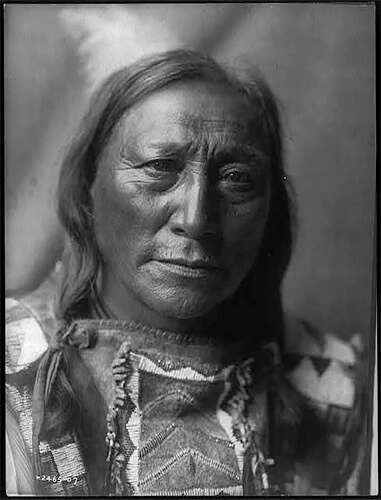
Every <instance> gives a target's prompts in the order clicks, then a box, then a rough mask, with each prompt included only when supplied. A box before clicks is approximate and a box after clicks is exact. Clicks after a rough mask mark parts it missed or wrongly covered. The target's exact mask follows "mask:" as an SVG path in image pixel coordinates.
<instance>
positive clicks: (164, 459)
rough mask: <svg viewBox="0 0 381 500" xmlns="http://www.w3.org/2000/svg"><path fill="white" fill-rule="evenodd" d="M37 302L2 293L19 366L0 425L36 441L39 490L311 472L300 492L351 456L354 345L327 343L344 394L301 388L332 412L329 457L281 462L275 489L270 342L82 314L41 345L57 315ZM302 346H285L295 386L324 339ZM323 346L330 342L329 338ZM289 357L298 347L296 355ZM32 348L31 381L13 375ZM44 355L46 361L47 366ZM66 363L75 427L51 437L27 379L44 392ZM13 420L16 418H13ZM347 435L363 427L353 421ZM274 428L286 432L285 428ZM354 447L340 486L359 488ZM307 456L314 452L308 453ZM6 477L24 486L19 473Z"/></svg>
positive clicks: (256, 482)
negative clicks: (254, 347) (254, 343)
mask: <svg viewBox="0 0 381 500" xmlns="http://www.w3.org/2000/svg"><path fill="white" fill-rule="evenodd" d="M31 304H32V306H31ZM34 306H35V304H33V302H29V303H26V302H24V303H20V302H19V301H14V300H12V299H11V300H9V301H8V304H7V324H8V325H9V327H8V331H7V337H8V338H7V352H6V361H7V374H11V375H16V378H13V380H12V382H10V383H8V384H7V428H8V430H9V429H12V428H16V427H18V429H19V434H20V436H21V439H20V443H21V441H22V442H23V444H18V445H17V443H16V441H17V431H15V432H14V433H13V432H10V431H9V432H7V446H9V447H10V448H12V449H15V447H17V446H18V449H21V448H22V447H23V446H25V450H24V448H23V452H24V454H25V455H26V456H28V457H30V458H32V455H33V449H37V450H38V457H37V458H36V456H35V457H34V458H35V464H34V465H35V468H34V469H33V472H31V474H33V478H34V481H33V487H34V488H35V490H36V492H37V493H40V494H50V495H99V494H104V495H122V496H131V495H150V496H163V495H164V496H171V495H187V496H194V495H197V496H215V495H228V496H231V495H232V496H233V495H243V494H244V495H247V494H253V495H271V494H281V493H286V494H293V493H294V494H295V493H296V494H300V493H301V494H303V493H304V492H305V491H304V490H303V485H302V483H303V481H304V483H303V484H306V481H307V483H308V486H307V487H305V488H307V490H306V491H307V493H312V494H327V493H330V492H331V491H332V488H331V489H330V486H329V485H330V484H333V483H332V478H330V477H329V471H328V469H331V475H332V467H333V466H336V467H337V468H340V467H341V466H342V463H343V462H346V463H347V462H348V453H347V451H345V452H344V451H343V442H344V441H345V438H344V436H345V433H346V432H348V429H349V428H348V426H352V428H354V427H355V426H356V425H357V427H358V418H359V417H358V415H357V412H358V394H357V392H356V391H357V389H356V387H355V385H354V383H353V377H351V376H349V375H348V376H347V377H346V378H345V374H348V370H349V371H350V367H354V361H355V358H354V355H353V353H354V352H355V349H354V347H353V346H352V347H350V348H349V347H348V348H347V349H346V346H347V344H345V346H344V344H340V345H339V344H337V345H336V347H335V349H336V351H335V353H336V354H335V355H336V357H337V358H340V357H341V361H340V362H341V363H342V364H343V365H342V366H343V367H344V366H345V367H346V368H345V370H344V369H342V370H341V371H340V374H339V375H340V376H341V380H340V379H339V378H337V380H338V382H339V383H340V384H341V385H340V388H341V389H340V391H341V395H339V393H338V394H336V399H335V401H334V402H331V401H328V399H329V398H328V397H327V396H324V394H323V392H324V391H322V390H320V392H319V389H318V388H317V387H316V384H315V387H312V386H311V387H309V389H308V391H309V394H305V396H306V398H305V399H306V400H309V401H310V402H311V401H312V402H313V398H315V402H314V403H313V404H312V406H313V407H314V411H315V413H319V412H320V416H321V418H322V419H323V420H324V419H326V421H327V422H326V423H327V426H328V423H329V422H328V420H327V419H331V420H334V423H332V422H331V424H330V425H331V428H330V429H329V430H330V436H331V437H332V436H333V437H332V439H331V438H330V441H329V440H328V441H329V449H327V450H326V451H327V455H326V463H325V464H324V465H323V466H321V467H320V465H319V467H318V468H316V467H315V466H313V467H312V469H311V467H310V464H307V466H303V465H302V466H301V465H300V464H299V465H298V464H293V466H292V467H290V466H288V467H286V469H287V470H288V472H287V473H285V474H283V475H282V484H280V489H279V487H278V486H279V485H278V483H277V484H274V481H273V480H272V476H271V473H269V471H271V468H272V465H273V457H271V456H270V455H269V442H270V437H271V432H274V429H273V427H271V426H272V425H273V422H272V421H271V422H270V421H269V400H268V386H267V382H266V381H267V380H268V379H269V374H270V373H271V372H272V370H273V369H274V367H275V369H276V367H277V363H278V361H279V359H278V352H277V349H276V346H274V345H273V344H270V345H267V346H264V347H263V348H262V349H261V350H260V351H258V352H256V353H255V354H254V355H253V352H252V351H250V350H249V349H248V347H247V346H246V345H245V344H244V343H243V342H242V341H241V342H231V343H230V344H229V345H227V344H226V342H223V343H221V344H219V343H218V342H215V341H214V342H212V341H206V340H203V339H201V338H197V337H193V336H192V337H188V336H186V335H183V334H176V333H171V332H165V331H161V330H155V329H152V328H149V327H145V326H143V325H140V324H137V323H127V322H123V321H118V320H110V319H90V320H80V321H76V322H74V323H72V324H71V325H70V326H69V328H66V330H65V332H64V335H63V337H62V342H61V345H60V346H54V345H53V346H51V347H50V348H49V349H47V347H48V342H47V338H46V337H45V335H46V336H47V337H49V336H50V335H51V334H52V332H53V331H54V329H55V325H54V321H53V320H52V316H51V313H50V312H49V311H48V309H47V308H46V307H45V309H44V307H42V306H41V305H39V307H38V321H37V319H36V307H34ZM41 325H43V326H44V328H41ZM302 340H303V339H302ZM305 340H306V338H304V341H305ZM299 344H300V342H299ZM331 344H332V341H331ZM308 346H309V347H308ZM308 346H307V344H306V343H305V345H304V353H303V352H302V353H300V352H299V353H298V354H297V353H296V352H294V353H293V354H292V356H293V357H294V359H293V367H292V369H291V370H289V373H288V379H289V381H291V383H292V384H293V386H294V387H296V388H297V389H298V391H299V393H302V392H303V390H305V388H303V384H304V386H305V385H306V384H308V383H310V380H311V377H310V375H311V373H309V372H311V370H310V368H308V370H307V371H306V368H304V373H303V376H304V379H303V378H302V377H301V376H300V374H299V375H298V376H299V377H300V380H301V382H300V383H299V382H298V379H297V377H296V374H297V373H299V372H298V370H299V371H300V370H301V369H303V367H302V365H303V363H305V362H306V360H308V359H313V358H314V354H315V355H316V354H317V352H318V350H319V349H320V351H319V352H324V349H327V345H325V347H322V348H321V347H320V348H318V344H317V343H315V344H314V343H311V341H309V344H308ZM311 346H312V347H311ZM291 347H292V346H291ZM299 347H300V345H299ZM302 347H303V346H302ZM314 349H315V351H314ZM322 349H323V351H322ZM330 349H331V352H332V350H334V349H333V347H332V345H331V348H330ZM41 356H42V357H41ZM292 356H291V357H292ZM295 356H296V357H297V356H299V361H298V362H297V361H295ZM315 357H316V356H315ZM331 357H332V356H331ZM323 358H324V356H323ZM36 359H41V360H42V361H39V365H38V367H37V368H36V370H35V371H34V372H33V370H32V372H33V373H34V375H32V376H30V377H29V378H27V380H25V378H23V377H22V376H21V377H20V378H17V377H18V374H19V373H23V368H25V367H28V366H32V365H33V361H34V360H36ZM325 361H326V362H325V365H326V366H325V369H326V370H327V369H330V365H332V363H333V361H332V360H330V361H329V362H328V361H327V358H326V359H325ZM337 362H338V361H337ZM336 364H337V363H336ZM44 366H45V367H49V369H47V370H45V371H44V369H43V367H44ZM62 366H64V367H65V370H64V376H65V377H67V380H69V381H70V385H71V387H72V389H73V391H74V394H75V398H76V399H77V400H78V401H79V404H80V412H78V414H77V417H76V419H75V425H74V427H70V428H67V429H64V430H62V432H60V433H59V436H58V437H57V436H56V437H53V438H49V439H47V438H45V437H43V436H42V437H41V436H40V433H39V431H40V430H41V421H42V419H41V415H43V414H44V411H45V410H44V408H42V410H41V408H40V410H38V408H37V410H36V408H34V407H32V406H33V405H32V393H33V391H34V396H33V397H34V399H36V398H37V399H38V397H39V394H38V390H36V386H37V385H38V384H37V383H35V381H36V380H37V381H39V380H40V382H41V383H42V386H43V387H44V388H45V394H44V395H45V396H46V387H48V386H49V384H50V385H51V386H52V387H53V388H54V387H55V386H54V380H55V378H57V379H59V377H61V372H60V369H61V367H62ZM335 366H336V365H335ZM337 366H339V365H337ZM340 366H341V365H340ZM51 367H53V368H51ZM353 369H354V368H352V370H353ZM326 370H325V371H326ZM62 376H63V375H62ZM44 377H45V378H44ZM308 377H309V379H308ZM42 378H44V380H42ZM298 383H299V386H298ZM314 391H315V392H314ZM323 396H324V397H325V400H324V401H323ZM57 398H58V400H59V399H60V396H59V393H58V396H57ZM319 398H320V401H319ZM42 399H43V397H42ZM39 411H40V413H39ZM332 415H333V416H332ZM14 422H16V424H17V425H14V427H12V425H13V423H14ZM327 426H326V427H327ZM32 428H33V432H32ZM352 430H353V429H352ZM355 434H356V436H357V435H358V434H359V431H358V429H357V430H356V433H355ZM353 435H354V434H353V433H352V436H351V439H352V440H353ZM340 437H342V439H341V441H340ZM280 439H281V440H282V439H284V440H285V441H286V440H287V436H285V435H284V436H280ZM343 440H344V441H343ZM8 441H11V442H9V443H8ZM328 441H327V442H328ZM361 450H362V448H361V447H360V448H358V450H357V451H356V460H355V463H353V464H352V466H351V470H350V472H348V471H347V472H346V476H345V480H344V481H343V483H342V484H341V485H340V486H339V487H337V489H336V491H337V492H341V493H343V494H353V492H355V491H357V484H358V481H359V475H360V472H361V462H362V455H361V453H362V452H361ZM9 456H10V457H12V453H10V455H9ZM349 458H350V457H349ZM10 460H11V459H10ZM311 460H312V461H311V463H313V460H314V458H312V459H311ZM7 463H8V462H7ZM288 465H290V464H288ZM294 465H295V466H294ZM304 465H305V464H304ZM27 468H28V466H27V465H25V469H27ZM311 470H312V471H313V472H311ZM36 471H37V472H36ZM308 471H309V472H308ZM336 472H337V470H336ZM26 474H27V471H26ZM308 474H309V476H308ZM343 474H344V473H343ZM311 475H312V476H313V477H311ZM306 477H307V479H306ZM333 482H334V481H333ZM14 487H15V488H16V489H17V490H18V491H20V490H22V489H23V487H22V486H21V487H20V480H18V484H17V485H16V484H15V486H14ZM298 488H299V489H298ZM8 489H9V486H8ZM27 489H28V486H24V490H25V491H26V490H27Z"/></svg>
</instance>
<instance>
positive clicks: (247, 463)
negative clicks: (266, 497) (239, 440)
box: [242, 447, 259, 497]
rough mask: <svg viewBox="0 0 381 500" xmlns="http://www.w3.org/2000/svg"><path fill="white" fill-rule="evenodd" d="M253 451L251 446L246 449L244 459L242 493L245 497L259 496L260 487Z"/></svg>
mask: <svg viewBox="0 0 381 500" xmlns="http://www.w3.org/2000/svg"><path fill="white" fill-rule="evenodd" d="M252 459H253V452H252V449H251V447H250V448H249V449H248V450H247V451H246V453H245V456H244V460H243V473H242V490H243V491H242V493H243V496H244V497H248V496H258V493H259V492H258V488H257V487H256V484H255V483H256V479H255V477H254V474H253V468H252Z"/></svg>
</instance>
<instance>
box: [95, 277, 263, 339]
mask: <svg viewBox="0 0 381 500" xmlns="http://www.w3.org/2000/svg"><path fill="white" fill-rule="evenodd" d="M98 294H99V297H100V300H101V303H102V304H103V306H104V309H105V310H106V314H107V316H110V317H111V318H115V319H123V320H127V321H135V322H138V323H142V324H144V325H147V326H150V327H153V328H157V329H162V330H167V331H172V332H179V333H187V334H194V335H197V336H201V335H205V336H209V337H218V338H224V337H225V338H230V339H231V337H232V335H234V336H235V337H236V335H237V333H238V332H239V334H240V335H243V336H246V335H247V334H249V333H251V334H252V329H253V316H252V315H251V314H250V318H248V311H251V309H250V306H249V305H248V304H247V301H246V300H245V299H244V297H243V298H242V297H241V299H240V300H237V298H236V297H233V298H231V299H228V300H226V301H224V302H223V303H221V304H220V305H218V306H217V307H215V308H214V309H213V310H212V311H210V312H208V313H206V314H205V315H203V316H201V317H196V318H173V317H167V316H163V315H161V314H159V313H158V312H156V311H154V310H153V309H151V308H149V307H148V306H147V305H145V304H143V303H142V302H141V301H139V300H137V299H136V298H135V297H134V296H133V295H132V294H131V293H126V289H125V287H124V286H123V285H122V284H121V283H119V282H118V281H116V280H115V281H114V280H113V282H112V286H111V285H110V280H104V282H103V283H99V284H98Z"/></svg>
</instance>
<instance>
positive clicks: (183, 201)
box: [171, 172, 218, 240]
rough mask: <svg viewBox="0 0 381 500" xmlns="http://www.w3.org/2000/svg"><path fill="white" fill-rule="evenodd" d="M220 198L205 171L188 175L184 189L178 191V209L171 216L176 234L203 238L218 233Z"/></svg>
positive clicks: (197, 238)
mask: <svg viewBox="0 0 381 500" xmlns="http://www.w3.org/2000/svg"><path fill="white" fill-rule="evenodd" d="M217 218H218V200H217V199H216V196H214V193H213V190H212V189H211V186H210V182H209V180H208V178H207V175H206V174H205V173H204V172H198V173H195V172H193V173H192V174H189V175H188V176H187V179H186V180H185V181H184V184H183V186H182V189H179V190H178V191H177V193H176V209H175V211H174V213H173V214H172V218H171V229H172V231H173V232H175V233H176V234H181V235H184V236H187V237H188V238H192V239H196V240H202V239H204V238H206V237H210V236H213V235H215V234H216V232H217V228H218V220H217Z"/></svg>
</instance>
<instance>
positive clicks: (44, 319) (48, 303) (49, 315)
mask: <svg viewBox="0 0 381 500" xmlns="http://www.w3.org/2000/svg"><path fill="white" fill-rule="evenodd" d="M52 299H53V294H52V290H51V287H50V286H49V284H48V285H47V284H46V283H44V285H43V286H42V287H40V288H39V289H37V290H35V291H34V292H32V293H31V294H29V295H27V296H25V297H21V298H12V297H8V298H6V299H5V313H6V315H5V316H6V318H5V339H6V340H5V346H6V350H5V352H6V356H5V361H6V374H9V375H10V374H15V373H18V372H21V371H23V370H25V369H26V368H28V366H30V365H31V364H32V363H34V362H35V361H37V360H38V359H39V358H40V357H41V355H42V354H43V353H44V352H45V351H46V350H47V348H48V345H49V341H50V338H51V337H52V336H53V334H54V332H55V331H56V329H57V326H58V322H57V320H56V318H55V315H54V312H53V300H52Z"/></svg>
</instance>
